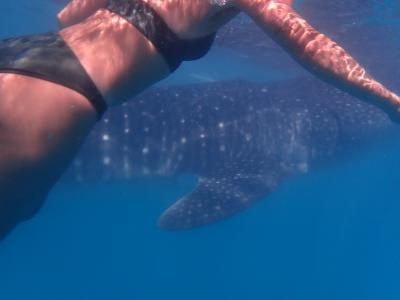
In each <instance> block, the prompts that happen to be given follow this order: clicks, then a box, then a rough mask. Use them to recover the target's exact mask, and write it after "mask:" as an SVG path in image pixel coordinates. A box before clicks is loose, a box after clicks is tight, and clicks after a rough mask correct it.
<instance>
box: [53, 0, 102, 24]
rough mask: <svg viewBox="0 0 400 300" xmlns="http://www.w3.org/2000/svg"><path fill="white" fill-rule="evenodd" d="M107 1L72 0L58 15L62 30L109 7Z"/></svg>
mask: <svg viewBox="0 0 400 300" xmlns="http://www.w3.org/2000/svg"><path fill="white" fill-rule="evenodd" d="M107 2H108V1H107V0H72V1H71V2H70V3H68V5H67V6H66V7H64V8H63V9H62V10H61V11H60V12H59V13H58V15H57V19H58V23H59V25H60V28H65V27H68V26H72V25H75V24H77V23H79V22H82V21H83V20H85V19H86V18H87V17H89V16H91V15H92V14H93V13H95V12H96V11H97V10H98V9H100V8H103V7H105V6H106V5H107Z"/></svg>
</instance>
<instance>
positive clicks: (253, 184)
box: [158, 174, 278, 230]
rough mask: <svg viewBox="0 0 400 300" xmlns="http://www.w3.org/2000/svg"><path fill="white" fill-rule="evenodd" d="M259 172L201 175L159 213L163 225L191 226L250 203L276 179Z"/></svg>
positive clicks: (273, 185) (222, 215)
mask: <svg viewBox="0 0 400 300" xmlns="http://www.w3.org/2000/svg"><path fill="white" fill-rule="evenodd" d="M275 179H276V178H274V179H273V180H271V178H268V177H266V176H262V175H241V174H238V175H237V176H235V177H231V178H204V177H201V178H200V179H199V182H198V184H197V186H196V188H195V189H194V190H193V191H192V192H191V193H190V194H188V195H185V196H184V197H183V198H181V199H180V200H178V201H177V202H175V203H174V204H173V205H172V206H171V207H169V208H168V209H167V210H166V211H165V212H164V213H163V214H162V215H161V217H160V219H159V222H158V224H159V226H160V227H161V228H164V229H170V230H180V229H190V228H194V227H198V226H202V225H207V224H209V223H213V222H217V221H220V220H222V219H224V218H226V217H229V216H231V215H233V214H235V213H237V212H240V211H242V210H244V209H246V208H247V207H249V206H251V205H252V204H253V203H254V202H256V201H258V200H260V199H261V198H262V197H265V196H266V195H267V194H269V193H270V192H271V191H273V190H274V189H275V188H276V186H277V185H278V182H277V181H276V180H275Z"/></svg>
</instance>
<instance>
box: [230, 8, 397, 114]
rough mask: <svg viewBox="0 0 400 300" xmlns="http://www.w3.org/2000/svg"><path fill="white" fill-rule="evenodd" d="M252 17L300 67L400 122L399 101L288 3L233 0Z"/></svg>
mask: <svg viewBox="0 0 400 300" xmlns="http://www.w3.org/2000/svg"><path fill="white" fill-rule="evenodd" d="M232 1H235V4H236V6H237V7H239V8H240V9H242V10H243V11H245V12H246V13H247V14H249V15H250V16H251V17H252V18H253V19H254V20H255V21H256V22H257V23H258V24H259V25H260V27H262V28H263V29H264V30H265V31H266V32H267V33H268V34H269V35H270V36H271V37H272V38H273V39H274V40H275V41H276V42H277V43H279V44H280V45H281V46H282V47H283V48H284V49H285V50H286V51H287V52H288V53H289V54H290V55H291V56H292V57H293V58H294V59H295V60H296V61H297V62H298V63H299V64H301V65H302V66H303V67H304V68H306V69H307V70H308V71H310V72H311V73H313V74H315V75H317V77H318V78H321V79H323V80H324V81H326V82H328V83H330V84H332V85H334V86H336V87H338V88H340V89H342V90H344V91H346V92H348V93H350V94H352V95H354V96H356V97H358V98H360V99H361V100H363V101H366V102H369V103H371V104H373V105H375V106H378V107H380V108H381V109H383V110H384V111H385V112H386V113H388V115H389V116H390V117H391V119H392V120H394V121H396V122H400V98H399V96H397V95H396V94H394V93H393V92H391V91H390V90H388V89H387V88H386V87H384V86H383V85H382V84H380V83H379V82H377V81H376V80H374V79H373V78H372V76H370V75H369V74H368V72H367V71H366V70H365V69H364V68H363V67H362V66H361V65H360V64H359V63H358V62H357V61H356V60H355V59H354V58H353V57H352V56H351V55H350V54H348V53H347V52H346V51H345V50H344V49H343V48H342V47H340V46H339V45H338V44H336V43H335V42H334V41H332V40H331V39H329V38H328V37H327V36H325V35H323V34H322V33H320V32H318V31H317V30H315V29H314V28H313V27H312V26H311V25H310V24H308V23H307V21H306V20H304V19H303V18H302V17H301V16H299V15H298V14H297V12H296V11H295V10H294V9H293V8H292V7H291V5H290V3H291V1H289V0H272V1H270V0H232Z"/></svg>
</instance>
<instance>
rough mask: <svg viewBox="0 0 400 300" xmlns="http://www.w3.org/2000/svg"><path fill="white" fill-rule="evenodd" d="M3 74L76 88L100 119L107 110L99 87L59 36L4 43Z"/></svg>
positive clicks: (0, 55) (0, 66)
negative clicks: (34, 78)
mask: <svg viewBox="0 0 400 300" xmlns="http://www.w3.org/2000/svg"><path fill="white" fill-rule="evenodd" d="M0 73H14V74H20V75H26V76H31V77H36V78H40V79H43V80H46V81H50V82H54V83H57V84H60V85H63V86H65V87H67V88H70V89H73V90H75V91H77V92H78V93H80V94H82V95H83V96H85V97H86V98H87V99H88V100H89V101H90V102H91V103H92V105H93V107H94V108H95V109H96V111H97V113H98V116H99V119H100V118H101V116H102V115H103V113H104V112H105V111H106V110H107V104H106V102H105V101H104V98H103V97H102V95H101V94H100V92H99V90H98V89H97V87H96V85H95V84H94V82H93V81H92V79H91V78H90V77H89V75H88V74H87V72H86V71H85V69H84V68H83V66H82V65H81V63H80V62H79V60H78V58H77V57H76V56H75V54H74V53H73V52H72V50H71V49H70V48H69V47H68V45H67V44H66V43H65V42H64V40H63V39H62V38H61V37H60V36H59V35H58V34H57V33H47V34H40V35H30V36H25V37H17V38H10V39H6V40H2V41H0Z"/></svg>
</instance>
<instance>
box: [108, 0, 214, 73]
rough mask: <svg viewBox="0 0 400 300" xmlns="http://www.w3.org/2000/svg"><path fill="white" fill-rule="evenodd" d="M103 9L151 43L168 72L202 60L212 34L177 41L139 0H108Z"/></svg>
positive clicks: (155, 14)
mask: <svg viewBox="0 0 400 300" xmlns="http://www.w3.org/2000/svg"><path fill="white" fill-rule="evenodd" d="M188 1H189V0H188ZM107 9H108V10H109V11H111V12H113V13H116V14H118V15H120V16H121V17H123V18H124V19H126V20H127V21H128V22H129V23H131V24H132V25H133V26H135V27H136V28H137V29H138V30H139V31H140V32H141V33H142V34H143V35H144V36H145V37H146V38H147V39H148V40H149V41H150V42H152V43H153V45H154V46H155V47H156V48H157V51H158V52H159V53H160V54H161V55H162V56H163V57H164V59H165V61H166V62H167V64H168V66H169V69H170V71H171V72H173V71H175V70H176V69H177V68H178V67H179V65H180V64H181V63H182V62H183V61H187V60H195V59H199V58H201V57H203V56H204V55H205V54H207V52H208V51H209V50H210V48H211V46H212V44H213V42H214V39H215V34H212V35H210V36H206V37H203V38H199V39H195V40H184V39H181V38H179V37H178V36H177V35H176V34H175V33H174V32H173V31H172V30H171V29H170V28H169V27H168V25H167V24H166V23H165V21H164V20H163V19H162V18H161V17H160V16H159V15H158V14H157V12H156V11H155V10H154V9H153V8H151V7H150V6H149V4H147V3H146V2H144V1H142V0H109V3H108V6H107Z"/></svg>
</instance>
